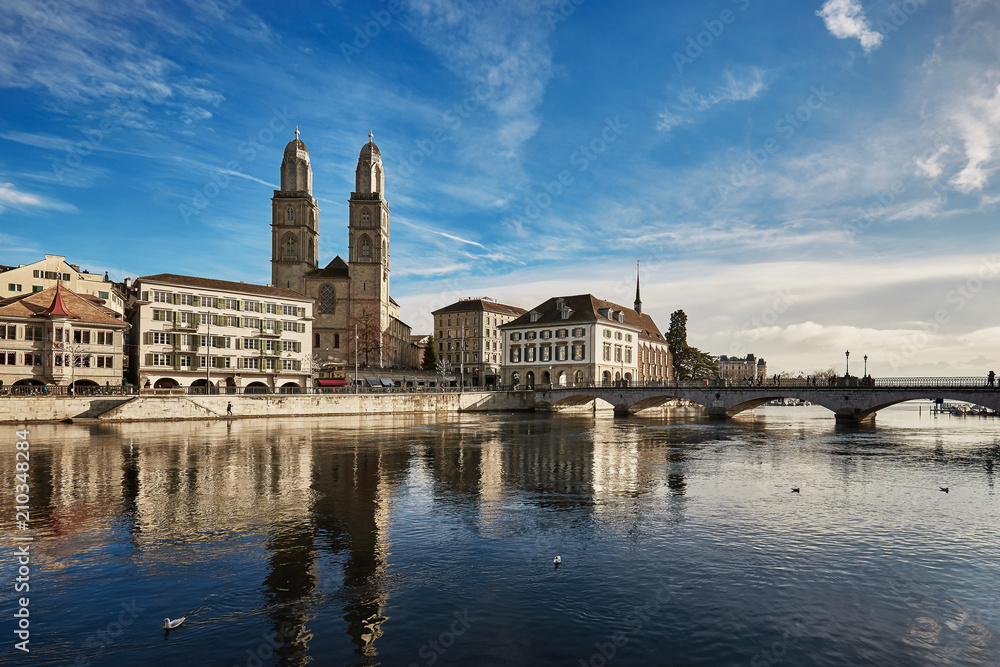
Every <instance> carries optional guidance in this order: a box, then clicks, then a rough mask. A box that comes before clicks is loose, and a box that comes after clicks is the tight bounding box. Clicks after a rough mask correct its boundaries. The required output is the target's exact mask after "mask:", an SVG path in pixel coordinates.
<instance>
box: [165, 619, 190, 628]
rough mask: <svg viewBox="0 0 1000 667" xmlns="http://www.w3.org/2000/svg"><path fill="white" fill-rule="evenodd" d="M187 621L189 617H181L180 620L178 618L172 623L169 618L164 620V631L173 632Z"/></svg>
mask: <svg viewBox="0 0 1000 667" xmlns="http://www.w3.org/2000/svg"><path fill="white" fill-rule="evenodd" d="M186 619H187V616H181V617H180V618H176V619H174V620H172V621H171V620H170V619H169V618H165V619H163V629H164V630H173V629H174V628H177V627H180V624H181V623H183V622H184V621H185V620H186Z"/></svg>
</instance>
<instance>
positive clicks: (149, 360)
mask: <svg viewBox="0 0 1000 667" xmlns="http://www.w3.org/2000/svg"><path fill="white" fill-rule="evenodd" d="M146 365H147V366H152V365H153V355H152V354H147V355H146Z"/></svg>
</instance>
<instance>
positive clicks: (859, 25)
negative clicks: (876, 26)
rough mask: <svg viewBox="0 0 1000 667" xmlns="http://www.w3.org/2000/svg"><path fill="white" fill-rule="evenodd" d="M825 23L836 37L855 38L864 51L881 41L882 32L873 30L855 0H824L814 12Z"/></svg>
mask: <svg viewBox="0 0 1000 667" xmlns="http://www.w3.org/2000/svg"><path fill="white" fill-rule="evenodd" d="M816 15H817V16H820V17H822V19H823V22H824V23H826V29H827V30H829V31H830V33H831V34H833V36H834V37H836V38H838V39H853V38H856V39H858V41H860V42H861V47H862V48H863V49H864V50H865V53H870V52H871V51H872V50H873V49H877V48H878V46H879V45H880V44H881V43H882V34H881V33H879V32H877V31H875V30H873V29H872V27H871V24H870V23H869V22H868V19H866V18H865V15H864V12H863V11H862V8H861V3H860V2H856V1H855V0H826V2H825V3H823V7H822V8H821V9H820V10H819V11H818V12H816Z"/></svg>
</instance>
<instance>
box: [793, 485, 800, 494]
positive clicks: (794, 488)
mask: <svg viewBox="0 0 1000 667" xmlns="http://www.w3.org/2000/svg"><path fill="white" fill-rule="evenodd" d="M792 493H801V492H800V491H799V487H797V486H793V487H792Z"/></svg>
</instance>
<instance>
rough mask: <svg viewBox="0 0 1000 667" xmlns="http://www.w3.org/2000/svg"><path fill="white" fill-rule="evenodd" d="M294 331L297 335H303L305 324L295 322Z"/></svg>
mask: <svg viewBox="0 0 1000 667" xmlns="http://www.w3.org/2000/svg"><path fill="white" fill-rule="evenodd" d="M295 330H296V331H297V332H299V333H305V332H306V323H305V322H296V323H295Z"/></svg>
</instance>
